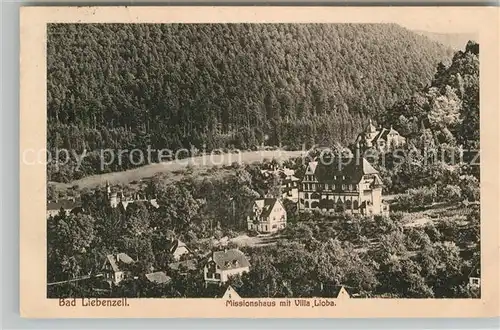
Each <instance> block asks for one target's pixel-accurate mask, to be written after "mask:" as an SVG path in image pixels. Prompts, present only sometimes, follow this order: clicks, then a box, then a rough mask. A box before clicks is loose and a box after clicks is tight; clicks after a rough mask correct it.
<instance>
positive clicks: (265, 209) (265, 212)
mask: <svg viewBox="0 0 500 330" xmlns="http://www.w3.org/2000/svg"><path fill="white" fill-rule="evenodd" d="M255 203H256V204H257V206H258V207H259V208H260V209H261V210H262V213H261V216H263V217H268V216H269V215H270V214H271V211H272V210H273V208H274V205H275V204H276V203H279V200H278V199H277V198H262V199H257V200H256V201H255Z"/></svg>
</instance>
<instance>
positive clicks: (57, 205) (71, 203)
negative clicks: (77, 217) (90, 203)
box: [47, 199, 82, 211]
mask: <svg viewBox="0 0 500 330" xmlns="http://www.w3.org/2000/svg"><path fill="white" fill-rule="evenodd" d="M81 205H82V204H81V203H80V202H77V201H75V200H73V199H61V200H60V201H57V202H48V203H47V211H51V210H60V209H61V208H63V209H65V210H71V209H74V208H76V207H80V206H81Z"/></svg>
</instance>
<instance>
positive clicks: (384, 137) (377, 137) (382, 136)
mask: <svg viewBox="0 0 500 330" xmlns="http://www.w3.org/2000/svg"><path fill="white" fill-rule="evenodd" d="M388 134H389V130H388V129H385V128H382V129H381V130H380V132H378V134H377V135H375V137H374V138H373V141H380V140H383V141H387V135H388Z"/></svg>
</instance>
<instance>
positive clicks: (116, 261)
mask: <svg viewBox="0 0 500 330" xmlns="http://www.w3.org/2000/svg"><path fill="white" fill-rule="evenodd" d="M106 258H107V259H108V261H109V264H110V265H111V268H113V271H114V272H119V271H120V263H123V264H126V265H130V264H133V263H134V260H133V259H132V258H130V257H129V256H128V255H127V254H126V253H118V254H117V255H113V254H108V255H107V256H106Z"/></svg>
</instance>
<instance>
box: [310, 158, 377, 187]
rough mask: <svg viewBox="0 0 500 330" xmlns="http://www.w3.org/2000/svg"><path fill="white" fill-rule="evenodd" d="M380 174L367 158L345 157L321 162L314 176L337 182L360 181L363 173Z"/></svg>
mask: <svg viewBox="0 0 500 330" xmlns="http://www.w3.org/2000/svg"><path fill="white" fill-rule="evenodd" d="M367 174H378V171H377V170H376V169H375V168H373V166H372V165H371V164H370V163H369V162H368V161H367V160H366V159H365V158H355V157H344V158H334V159H328V160H327V159H326V158H324V161H322V162H319V163H318V165H317V166H316V170H315V171H314V176H315V177H316V179H317V180H318V181H320V182H332V183H335V184H343V183H344V184H349V183H355V184H357V183H359V181H360V180H361V178H362V177H363V175H367Z"/></svg>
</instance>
